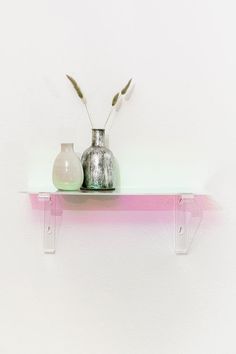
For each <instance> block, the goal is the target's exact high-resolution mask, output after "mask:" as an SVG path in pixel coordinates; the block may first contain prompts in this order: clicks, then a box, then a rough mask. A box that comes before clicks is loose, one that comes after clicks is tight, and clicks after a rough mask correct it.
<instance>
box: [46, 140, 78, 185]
mask: <svg viewBox="0 0 236 354" xmlns="http://www.w3.org/2000/svg"><path fill="white" fill-rule="evenodd" d="M83 179H84V174H83V168H82V164H81V161H80V159H79V158H78V156H77V155H76V153H75V152H74V144H61V152H60V153H59V154H58V155H57V157H56V159H55V162H54V165H53V172H52V180H53V184H54V186H55V187H56V188H57V189H59V190H64V191H75V190H78V189H79V188H80V187H81V185H82V183H83Z"/></svg>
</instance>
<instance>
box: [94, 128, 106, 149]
mask: <svg viewBox="0 0 236 354" xmlns="http://www.w3.org/2000/svg"><path fill="white" fill-rule="evenodd" d="M92 146H105V129H93V130H92Z"/></svg>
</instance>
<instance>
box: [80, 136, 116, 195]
mask: <svg viewBox="0 0 236 354" xmlns="http://www.w3.org/2000/svg"><path fill="white" fill-rule="evenodd" d="M81 162H82V166H83V170H84V182H83V185H82V187H81V189H82V190H90V191H91V190H92V191H109V190H115V186H114V179H115V159H114V156H113V154H112V152H111V151H110V150H109V149H108V148H107V147H106V146H105V129H92V145H91V146H90V147H89V148H88V149H87V150H85V151H84V153H83V155H82V158H81Z"/></svg>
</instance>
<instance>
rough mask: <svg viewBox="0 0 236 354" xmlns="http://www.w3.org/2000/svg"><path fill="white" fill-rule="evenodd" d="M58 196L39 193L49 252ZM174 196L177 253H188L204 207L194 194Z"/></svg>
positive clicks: (53, 246) (53, 239)
mask: <svg viewBox="0 0 236 354" xmlns="http://www.w3.org/2000/svg"><path fill="white" fill-rule="evenodd" d="M57 197H58V196H57V195H55V194H51V193H45V192H42V193H38V200H39V201H40V202H42V203H43V213H44V234H43V250H44V253H49V254H54V253H55V251H56V233H57V220H56V216H57V212H56V210H57ZM174 198H175V208H174V209H175V218H174V223H175V237H174V239H175V253H176V254H187V253H188V251H189V249H190V246H191V244H192V241H193V238H194V236H195V234H196V232H197V230H198V228H199V226H200V223H201V221H202V208H201V207H200V205H199V204H198V201H197V197H196V195H194V194H189V193H186V194H180V195H176V196H175V197H174ZM193 221H195V223H193Z"/></svg>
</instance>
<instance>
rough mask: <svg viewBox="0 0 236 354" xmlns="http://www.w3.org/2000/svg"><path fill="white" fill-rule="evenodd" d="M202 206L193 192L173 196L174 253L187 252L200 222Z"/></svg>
mask: <svg viewBox="0 0 236 354" xmlns="http://www.w3.org/2000/svg"><path fill="white" fill-rule="evenodd" d="M202 217H203V213H202V208H201V207H200V205H199V204H198V200H197V197H196V196H195V195H194V194H182V195H178V196H176V197H175V253H176V254H187V253H188V251H189V249H190V247H191V244H192V242H193V239H194V236H195V234H196V232H197V230H198V228H199V226H200V224H201V221H202Z"/></svg>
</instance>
